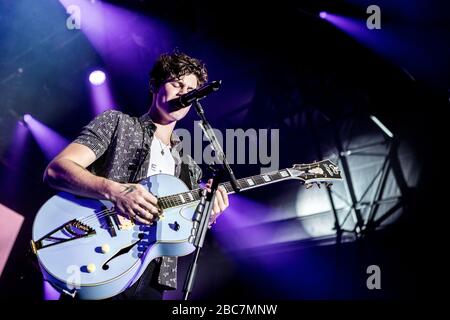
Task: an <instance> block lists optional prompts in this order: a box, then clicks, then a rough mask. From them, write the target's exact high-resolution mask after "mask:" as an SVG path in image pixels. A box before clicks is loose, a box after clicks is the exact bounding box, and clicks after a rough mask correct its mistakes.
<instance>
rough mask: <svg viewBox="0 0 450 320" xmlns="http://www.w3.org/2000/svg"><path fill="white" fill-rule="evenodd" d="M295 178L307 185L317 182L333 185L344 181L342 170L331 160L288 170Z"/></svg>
mask: <svg viewBox="0 0 450 320" xmlns="http://www.w3.org/2000/svg"><path fill="white" fill-rule="evenodd" d="M287 170H288V171H289V173H290V174H291V176H292V177H293V178H297V179H300V180H302V181H303V182H304V183H305V184H310V183H315V182H325V183H331V182H333V181H337V180H342V177H341V170H340V169H339V168H338V166H337V165H335V164H334V163H333V162H331V161H330V160H328V159H326V160H322V161H317V162H313V163H309V164H294V165H293V166H292V168H290V169H287Z"/></svg>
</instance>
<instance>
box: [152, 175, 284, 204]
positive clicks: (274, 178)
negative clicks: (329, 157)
mask: <svg viewBox="0 0 450 320" xmlns="http://www.w3.org/2000/svg"><path fill="white" fill-rule="evenodd" d="M290 178H291V174H290V173H289V171H288V170H287V169H282V170H278V171H274V172H269V173H264V174H259V175H254V176H250V177H247V178H241V179H237V185H238V187H239V188H240V190H239V191H246V190H249V189H253V188H257V187H262V186H265V185H267V184H271V183H275V182H279V181H283V180H287V179H290ZM220 186H222V187H224V188H225V190H226V191H227V193H228V194H232V193H235V191H234V189H233V187H232V185H231V182H230V181H228V182H224V183H221V184H220ZM201 191H202V189H200V188H199V189H194V190H191V191H187V192H182V193H177V194H173V195H170V196H165V197H160V198H158V203H159V205H160V206H161V207H162V208H163V209H168V208H171V207H176V206H181V205H186V204H189V203H192V202H195V201H198V200H200V198H201Z"/></svg>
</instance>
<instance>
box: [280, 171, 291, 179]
mask: <svg viewBox="0 0 450 320" xmlns="http://www.w3.org/2000/svg"><path fill="white" fill-rule="evenodd" d="M280 175H281V176H282V177H283V178H286V177H288V176H289V173H287V172H286V171H280Z"/></svg>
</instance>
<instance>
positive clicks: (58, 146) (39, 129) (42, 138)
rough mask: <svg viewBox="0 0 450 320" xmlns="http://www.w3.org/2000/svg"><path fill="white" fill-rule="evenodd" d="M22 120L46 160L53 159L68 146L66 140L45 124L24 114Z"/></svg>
mask: <svg viewBox="0 0 450 320" xmlns="http://www.w3.org/2000/svg"><path fill="white" fill-rule="evenodd" d="M23 118H24V122H25V123H26V124H27V126H28V129H29V130H30V132H31V134H32V135H33V137H34V139H35V140H36V142H37V143H38V145H39V147H40V148H41V150H42V151H43V152H44V155H45V156H46V158H47V159H48V160H51V159H53V158H54V157H55V156H56V155H57V154H58V153H59V152H61V151H62V149H64V148H65V147H66V146H67V145H68V144H69V141H68V140H67V139H65V138H64V137H62V136H61V135H60V134H59V133H57V132H56V131H54V130H53V129H51V128H49V127H47V126H46V125H45V124H43V123H41V122H39V121H38V120H36V119H35V118H33V117H32V116H31V115H29V114H26V115H24V117H23Z"/></svg>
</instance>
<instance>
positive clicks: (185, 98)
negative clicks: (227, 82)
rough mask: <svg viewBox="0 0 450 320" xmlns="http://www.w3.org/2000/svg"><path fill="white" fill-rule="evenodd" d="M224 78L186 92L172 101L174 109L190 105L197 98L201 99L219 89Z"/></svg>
mask: <svg viewBox="0 0 450 320" xmlns="http://www.w3.org/2000/svg"><path fill="white" fill-rule="evenodd" d="M221 83H222V80H218V81H213V82H210V83H207V84H205V85H203V86H202V87H200V88H198V89H194V90H192V91H190V92H188V93H186V94H183V95H182V96H181V97H179V98H177V99H173V100H171V101H170V104H171V105H172V107H173V109H174V111H176V110H179V109H183V108H186V107H189V106H190V105H191V104H192V102H194V101H195V100H200V99H203V98H204V97H206V96H207V95H209V94H210V93H212V92H214V91H217V90H219V87H220V84H221Z"/></svg>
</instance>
